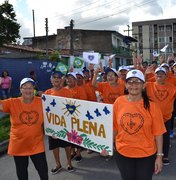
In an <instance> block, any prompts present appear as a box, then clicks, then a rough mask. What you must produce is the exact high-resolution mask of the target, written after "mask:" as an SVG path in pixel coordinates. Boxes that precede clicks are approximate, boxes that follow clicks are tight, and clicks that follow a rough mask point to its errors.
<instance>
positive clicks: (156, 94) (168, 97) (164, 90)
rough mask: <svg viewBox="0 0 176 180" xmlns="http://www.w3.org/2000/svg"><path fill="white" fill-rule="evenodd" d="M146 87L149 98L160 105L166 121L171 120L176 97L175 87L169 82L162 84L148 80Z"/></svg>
mask: <svg viewBox="0 0 176 180" xmlns="http://www.w3.org/2000/svg"><path fill="white" fill-rule="evenodd" d="M146 89H147V94H148V96H149V98H150V99H151V100H152V101H154V102H156V103H157V104H158V106H159V107H160V109H161V111H162V114H163V118H164V122H166V121H167V120H169V119H170V118H171V116H172V112H173V105H174V100H175V98H176V89H175V87H174V86H173V85H172V84H169V83H166V84H165V85H160V84H158V83H157V82H147V83H146Z"/></svg>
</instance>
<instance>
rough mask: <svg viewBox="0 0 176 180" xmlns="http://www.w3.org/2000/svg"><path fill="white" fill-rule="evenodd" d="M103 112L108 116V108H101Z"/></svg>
mask: <svg viewBox="0 0 176 180" xmlns="http://www.w3.org/2000/svg"><path fill="white" fill-rule="evenodd" d="M103 111H104V112H105V114H106V115H107V114H110V111H109V110H108V108H107V107H106V106H105V107H104V108H103Z"/></svg>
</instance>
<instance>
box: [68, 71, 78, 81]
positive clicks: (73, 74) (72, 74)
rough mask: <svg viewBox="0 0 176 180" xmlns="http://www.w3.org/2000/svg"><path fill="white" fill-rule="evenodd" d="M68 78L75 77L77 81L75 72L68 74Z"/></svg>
mask: <svg viewBox="0 0 176 180" xmlns="http://www.w3.org/2000/svg"><path fill="white" fill-rule="evenodd" d="M67 76H73V77H74V78H75V79H77V77H76V73H74V72H69V73H67Z"/></svg>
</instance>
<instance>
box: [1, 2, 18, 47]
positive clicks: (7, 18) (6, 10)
mask: <svg viewBox="0 0 176 180" xmlns="http://www.w3.org/2000/svg"><path fill="white" fill-rule="evenodd" d="M15 17H16V14H15V11H14V9H13V5H12V4H9V2H8V0H5V1H4V3H3V4H1V5H0V46H2V45H3V44H5V43H6V44H9V43H13V42H16V38H20V35H19V29H20V25H19V24H18V23H17V20H16V18H15Z"/></svg>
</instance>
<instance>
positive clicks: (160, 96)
mask: <svg viewBox="0 0 176 180" xmlns="http://www.w3.org/2000/svg"><path fill="white" fill-rule="evenodd" d="M166 73H167V72H166V69H165V68H163V67H158V68H157V69H156V70H155V79H156V82H148V83H146V89H147V94H148V96H149V97H150V99H151V100H152V101H154V102H156V103H157V104H158V107H160V109H161V111H162V114H163V119H164V123H165V127H166V130H167V132H166V133H164V135H163V153H164V157H163V164H164V165H169V163H170V162H169V159H168V158H169V145H170V138H169V133H170V122H171V117H172V112H173V105H174V100H175V98H176V89H175V87H174V86H173V85H172V84H170V83H168V82H166V78H167V74H166Z"/></svg>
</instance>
